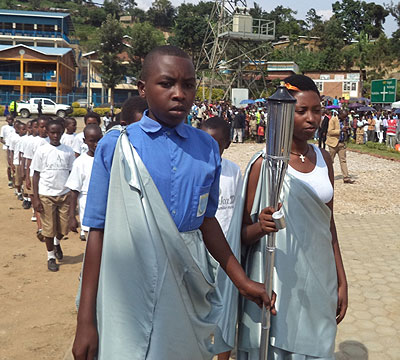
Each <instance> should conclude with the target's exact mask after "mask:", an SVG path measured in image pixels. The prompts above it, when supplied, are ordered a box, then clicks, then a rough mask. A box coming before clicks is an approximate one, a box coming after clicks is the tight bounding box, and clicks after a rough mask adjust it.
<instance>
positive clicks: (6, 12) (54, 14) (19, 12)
mask: <svg viewBox="0 0 400 360" xmlns="http://www.w3.org/2000/svg"><path fill="white" fill-rule="evenodd" d="M0 15H19V16H41V17H57V18H66V17H67V16H70V14H69V13H61V12H51V11H27V10H6V9H0Z"/></svg>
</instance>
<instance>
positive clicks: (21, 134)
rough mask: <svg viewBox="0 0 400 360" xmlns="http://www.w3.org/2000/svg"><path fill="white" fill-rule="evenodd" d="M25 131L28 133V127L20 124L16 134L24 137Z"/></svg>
mask: <svg viewBox="0 0 400 360" xmlns="http://www.w3.org/2000/svg"><path fill="white" fill-rule="evenodd" d="M27 131H28V127H27V126H26V125H25V124H21V125H20V126H19V132H18V134H19V136H24V135H26V133H27Z"/></svg>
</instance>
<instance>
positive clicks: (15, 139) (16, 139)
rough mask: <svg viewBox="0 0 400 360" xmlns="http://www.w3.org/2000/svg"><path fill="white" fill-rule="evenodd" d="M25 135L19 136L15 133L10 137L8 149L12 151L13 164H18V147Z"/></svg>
mask: <svg viewBox="0 0 400 360" xmlns="http://www.w3.org/2000/svg"><path fill="white" fill-rule="evenodd" d="M24 137H26V135H25V136H19V135H18V134H17V133H15V134H13V136H12V137H11V139H10V144H9V149H10V151H14V157H13V164H14V165H19V147H20V145H21V142H22V141H23V138H24Z"/></svg>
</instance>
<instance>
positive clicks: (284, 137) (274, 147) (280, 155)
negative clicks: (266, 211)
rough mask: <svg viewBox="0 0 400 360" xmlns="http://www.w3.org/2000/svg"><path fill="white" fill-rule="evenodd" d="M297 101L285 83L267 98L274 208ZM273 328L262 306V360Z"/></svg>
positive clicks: (269, 265) (269, 255) (278, 217)
mask: <svg viewBox="0 0 400 360" xmlns="http://www.w3.org/2000/svg"><path fill="white" fill-rule="evenodd" d="M295 107H296V99H295V98H294V97H293V96H291V95H290V94H289V92H288V90H287V89H286V87H285V86H284V84H283V83H281V85H280V86H279V87H278V89H277V91H276V92H275V93H274V94H273V95H272V96H271V97H269V98H268V105H267V108H268V121H267V125H266V132H265V137H266V152H265V157H264V159H263V161H265V162H266V164H265V165H266V166H264V168H265V169H266V170H265V171H266V172H267V174H265V175H266V179H267V184H266V185H267V196H268V198H267V206H272V207H274V208H275V209H276V208H277V207H278V203H279V196H280V192H281V189H282V185H283V179H284V177H285V174H286V169H287V166H288V163H289V157H290V149H291V145H292V136H293V127H294V110H295ZM272 218H273V219H274V222H275V224H276V227H277V228H278V229H283V228H284V227H285V221H284V217H283V212H282V211H281V210H280V211H277V212H275V213H274V214H273V215H272ZM275 236H276V233H271V234H268V236H267V247H266V250H265V251H266V256H265V259H266V263H265V278H264V281H265V289H266V292H267V294H268V295H269V297H270V298H271V297H272V286H273V272H274V261H275ZM270 327H271V313H270V311H269V310H267V309H266V308H265V306H263V309H262V315H261V339H260V360H266V359H267V355H268V343H269V331H270Z"/></svg>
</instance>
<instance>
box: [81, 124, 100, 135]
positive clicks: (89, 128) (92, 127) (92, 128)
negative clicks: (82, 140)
mask: <svg viewBox="0 0 400 360" xmlns="http://www.w3.org/2000/svg"><path fill="white" fill-rule="evenodd" d="M89 131H96V132H98V133H99V134H100V135H102V132H101V129H100V126H98V125H96V124H89V125H86V126H85V128H84V129H83V135H84V137H86V134H87V133H88V132H89Z"/></svg>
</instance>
